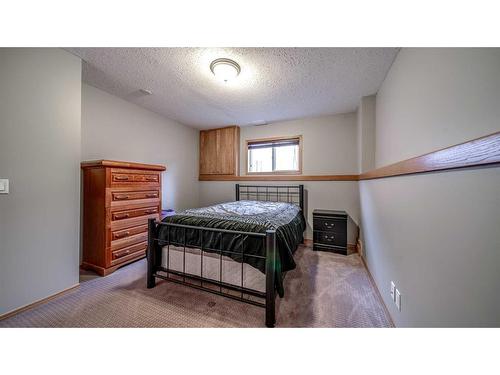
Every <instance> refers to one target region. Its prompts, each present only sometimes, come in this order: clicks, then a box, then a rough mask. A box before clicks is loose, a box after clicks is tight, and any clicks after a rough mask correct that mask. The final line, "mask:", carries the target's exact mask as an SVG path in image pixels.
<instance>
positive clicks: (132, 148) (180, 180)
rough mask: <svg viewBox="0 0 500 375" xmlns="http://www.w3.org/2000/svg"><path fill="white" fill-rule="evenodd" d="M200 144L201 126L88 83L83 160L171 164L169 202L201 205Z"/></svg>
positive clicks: (166, 181)
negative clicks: (192, 126) (199, 190)
mask: <svg viewBox="0 0 500 375" xmlns="http://www.w3.org/2000/svg"><path fill="white" fill-rule="evenodd" d="M198 144H199V138H198V130H196V129H193V128H190V127H188V126H185V125H182V124H179V123H177V122H175V121H173V120H169V119H167V118H165V117H163V116H160V115H158V114H155V113H153V112H151V111H148V110H146V109H143V108H141V107H139V106H137V105H135V104H131V103H129V102H127V101H125V100H122V99H120V98H118V97H116V96H113V95H110V94H108V93H106V92H104V91H101V90H99V89H96V88H94V87H92V86H89V85H86V84H84V85H83V87H82V160H95V159H111V160H123V161H131V162H139V163H151V164H161V165H166V166H167V171H166V172H164V173H163V176H162V184H163V186H162V188H163V189H162V190H163V195H162V205H163V208H174V209H176V210H181V209H185V208H190V207H197V206H198V205H199V192H198V186H199V182H198Z"/></svg>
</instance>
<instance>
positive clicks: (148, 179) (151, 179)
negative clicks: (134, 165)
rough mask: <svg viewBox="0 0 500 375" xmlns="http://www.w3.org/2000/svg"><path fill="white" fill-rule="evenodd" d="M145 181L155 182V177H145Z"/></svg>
mask: <svg viewBox="0 0 500 375" xmlns="http://www.w3.org/2000/svg"><path fill="white" fill-rule="evenodd" d="M146 180H147V181H156V176H154V177H146Z"/></svg>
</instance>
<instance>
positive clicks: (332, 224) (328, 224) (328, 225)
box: [325, 222, 335, 228]
mask: <svg viewBox="0 0 500 375" xmlns="http://www.w3.org/2000/svg"><path fill="white" fill-rule="evenodd" d="M334 226H335V223H327V222H325V227H327V228H333V227H334Z"/></svg>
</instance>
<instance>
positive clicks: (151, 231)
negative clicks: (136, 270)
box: [146, 219, 156, 289]
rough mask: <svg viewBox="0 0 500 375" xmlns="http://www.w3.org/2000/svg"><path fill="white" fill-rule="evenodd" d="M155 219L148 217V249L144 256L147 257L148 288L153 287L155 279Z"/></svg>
mask: <svg viewBox="0 0 500 375" xmlns="http://www.w3.org/2000/svg"><path fill="white" fill-rule="evenodd" d="M154 237H155V219H148V250H147V253H146V256H147V258H148V273H147V287H148V289H151V288H154V287H155V285H156V280H155V277H154V268H155V242H154V240H153V239H154Z"/></svg>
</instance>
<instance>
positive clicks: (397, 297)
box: [396, 289, 401, 311]
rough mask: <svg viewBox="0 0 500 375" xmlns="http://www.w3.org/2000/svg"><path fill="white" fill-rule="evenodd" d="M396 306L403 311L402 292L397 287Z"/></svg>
mask: <svg viewBox="0 0 500 375" xmlns="http://www.w3.org/2000/svg"><path fill="white" fill-rule="evenodd" d="M396 307H397V308H398V310H399V311H401V293H399V290H397V289H396Z"/></svg>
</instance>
